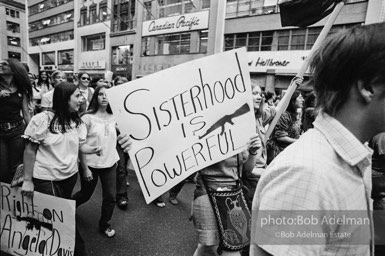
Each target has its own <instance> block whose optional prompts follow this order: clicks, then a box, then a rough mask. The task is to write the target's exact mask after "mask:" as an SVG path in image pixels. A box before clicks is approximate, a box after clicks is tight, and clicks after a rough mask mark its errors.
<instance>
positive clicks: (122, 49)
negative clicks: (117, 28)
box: [112, 44, 133, 65]
mask: <svg viewBox="0 0 385 256" xmlns="http://www.w3.org/2000/svg"><path fill="white" fill-rule="evenodd" d="M132 55H133V45H132V44H130V45H122V46H116V47H113V48H112V65H122V64H130V61H131V60H132Z"/></svg>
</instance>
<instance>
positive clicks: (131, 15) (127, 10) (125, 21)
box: [113, 0, 135, 32]
mask: <svg viewBox="0 0 385 256" xmlns="http://www.w3.org/2000/svg"><path fill="white" fill-rule="evenodd" d="M134 21H135V1H131V0H125V1H124V2H122V3H120V2H118V3H117V4H115V5H114V20H113V30H114V31H115V32H117V31H125V30H131V29H134Z"/></svg>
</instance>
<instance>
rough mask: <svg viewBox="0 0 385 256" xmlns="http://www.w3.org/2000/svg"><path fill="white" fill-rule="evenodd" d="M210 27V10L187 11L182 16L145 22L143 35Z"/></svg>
mask: <svg viewBox="0 0 385 256" xmlns="http://www.w3.org/2000/svg"><path fill="white" fill-rule="evenodd" d="M208 27H209V11H204V12H195V13H186V14H183V15H180V16H174V17H167V18H162V19H157V20H150V21H145V22H143V29H142V36H152V35H161V34H169V33H179V32H186V31H193V30H201V29H208Z"/></svg>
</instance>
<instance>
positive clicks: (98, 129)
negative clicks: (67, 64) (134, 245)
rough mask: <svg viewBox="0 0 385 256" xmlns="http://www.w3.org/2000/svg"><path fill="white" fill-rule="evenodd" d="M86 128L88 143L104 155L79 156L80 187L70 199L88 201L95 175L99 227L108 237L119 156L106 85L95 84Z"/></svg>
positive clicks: (110, 231) (109, 235)
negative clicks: (99, 200) (99, 189)
mask: <svg viewBox="0 0 385 256" xmlns="http://www.w3.org/2000/svg"><path fill="white" fill-rule="evenodd" d="M82 120H83V122H84V123H85V124H86V127H87V143H88V144H90V145H96V146H98V145H103V155H101V156H94V155H81V156H80V157H79V158H80V162H81V165H82V169H83V173H82V180H81V190H80V191H79V192H77V193H76V194H75V195H74V196H73V199H75V200H76V206H77V207H78V206H80V205H82V204H84V203H85V202H87V201H88V200H89V199H90V197H91V196H92V194H93V192H94V190H95V187H96V184H97V183H98V178H100V181H101V183H102V190H103V203H102V212H101V217H100V220H99V230H100V232H102V233H103V234H104V235H106V236H107V237H113V236H114V235H115V230H114V229H112V228H111V226H110V224H109V223H108V222H109V221H110V220H111V218H112V214H113V211H114V207H115V195H116V162H117V161H119V155H118V152H117V151H116V140H117V135H116V121H115V118H114V117H113V115H112V110H111V108H110V105H109V103H108V100H107V96H106V86H105V85H101V86H97V87H96V89H95V92H94V94H93V96H92V99H91V103H90V106H89V108H88V111H87V112H86V113H85V114H84V115H83V117H82Z"/></svg>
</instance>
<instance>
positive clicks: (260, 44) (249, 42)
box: [225, 31, 274, 51]
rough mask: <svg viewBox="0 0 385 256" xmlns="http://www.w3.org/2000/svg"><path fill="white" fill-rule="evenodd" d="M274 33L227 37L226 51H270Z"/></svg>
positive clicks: (229, 35) (266, 32) (253, 33)
mask: <svg viewBox="0 0 385 256" xmlns="http://www.w3.org/2000/svg"><path fill="white" fill-rule="evenodd" d="M273 35H274V31H263V32H251V33H238V34H228V35H225V51H228V50H232V49H236V48H240V47H244V46H246V47H247V50H248V51H270V50H271V49H272V44H273Z"/></svg>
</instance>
